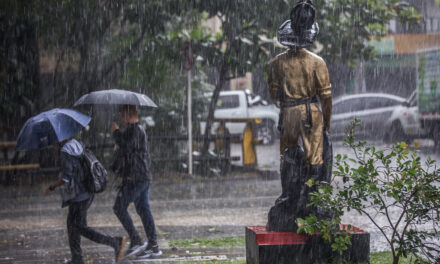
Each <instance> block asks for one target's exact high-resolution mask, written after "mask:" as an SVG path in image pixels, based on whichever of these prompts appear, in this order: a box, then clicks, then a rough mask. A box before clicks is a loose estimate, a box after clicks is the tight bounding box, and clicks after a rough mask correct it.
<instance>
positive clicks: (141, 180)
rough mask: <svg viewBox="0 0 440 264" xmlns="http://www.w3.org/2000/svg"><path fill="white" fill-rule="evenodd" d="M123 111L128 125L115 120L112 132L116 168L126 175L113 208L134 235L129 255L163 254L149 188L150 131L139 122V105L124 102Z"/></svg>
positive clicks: (122, 113) (122, 119)
mask: <svg viewBox="0 0 440 264" xmlns="http://www.w3.org/2000/svg"><path fill="white" fill-rule="evenodd" d="M119 114H120V120H121V123H122V125H123V126H124V127H125V129H124V131H121V130H120V129H119V126H118V124H116V123H115V122H113V123H112V127H111V132H112V134H113V138H114V140H115V143H116V148H115V150H116V157H117V160H116V164H113V169H115V172H116V173H117V174H118V175H119V176H120V177H121V178H122V184H121V186H120V188H119V191H118V194H117V197H116V200H115V204H114V207H113V211H114V213H115V214H116V216H117V217H118V219H119V221H121V224H122V225H123V226H124V228H125V230H126V231H127V233H128V235H129V236H130V242H131V246H130V248H129V249H128V250H127V255H126V256H127V257H128V256H132V255H137V256H138V258H139V259H145V258H150V257H158V256H160V255H162V251H160V249H159V246H158V244H157V233H156V227H155V224H154V219H153V215H152V213H151V210H150V201H149V188H150V183H151V180H152V175H151V169H150V166H151V160H150V153H149V147H148V138H147V134H146V133H145V130H144V129H143V128H142V126H141V125H140V124H139V117H138V110H137V107H136V106H135V105H122V106H121V107H120V109H119ZM130 203H134V205H135V207H136V212H137V214H138V215H139V216H140V218H141V220H142V225H143V227H144V230H145V234H146V236H147V238H148V243H146V242H143V241H142V238H141V237H140V236H139V233H138V232H137V231H136V228H135V227H134V225H133V221H132V219H131V217H130V215H129V214H128V211H127V208H128V206H129V204H130Z"/></svg>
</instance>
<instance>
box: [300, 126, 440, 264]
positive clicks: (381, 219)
mask: <svg viewBox="0 0 440 264" xmlns="http://www.w3.org/2000/svg"><path fill="white" fill-rule="evenodd" d="M357 126H359V120H355V121H354V122H353V123H352V124H351V125H350V126H348V127H347V130H346V131H347V137H346V138H345V145H346V146H348V147H349V148H350V149H351V150H352V152H353V155H350V156H353V158H351V157H349V156H348V155H347V154H344V155H341V154H338V155H337V156H336V159H335V164H334V168H335V170H334V177H333V182H332V184H331V185H329V184H320V183H319V182H311V183H310V184H317V185H318V186H319V187H318V191H317V192H315V193H312V194H311V200H312V202H311V204H313V205H314V206H318V207H321V208H323V209H324V210H329V211H331V212H333V218H332V219H331V220H319V221H318V220H317V219H316V218H315V217H314V216H312V215H311V216H309V217H307V218H306V219H298V222H299V223H300V224H301V225H302V227H301V228H300V230H299V231H301V232H304V231H305V232H307V233H313V232H322V234H324V239H326V240H327V242H331V243H332V247H333V249H334V250H338V251H340V252H342V251H344V250H345V249H346V244H347V243H349V241H350V240H349V239H344V238H346V237H348V235H347V233H341V232H340V230H339V229H338V228H336V226H338V225H339V224H340V223H341V217H342V215H343V214H344V211H345V210H346V211H350V210H355V211H356V212H358V213H359V214H361V215H363V216H365V217H367V218H368V219H369V220H370V222H371V223H372V224H373V225H374V226H375V227H376V228H377V229H378V230H379V231H380V233H381V234H382V235H383V237H384V238H385V239H386V241H387V243H388V246H389V247H390V250H391V253H392V255H393V264H398V263H399V259H400V258H401V257H408V256H409V255H414V256H416V257H417V258H419V259H420V260H422V261H423V259H425V260H428V261H430V263H434V262H435V263H437V262H438V261H439V260H440V259H439V254H440V245H439V244H438V242H436V239H437V238H438V232H439V227H440V226H439V223H440V169H439V168H437V167H436V165H435V164H436V163H435V161H434V160H432V159H430V158H428V159H427V160H426V161H425V163H422V160H421V158H420V157H419V156H418V153H417V144H415V146H414V147H410V146H408V145H407V144H406V143H405V142H401V143H396V144H394V145H393V146H392V147H391V148H390V149H385V150H379V149H376V148H375V147H374V146H369V145H367V144H366V142H362V141H361V142H357V141H355V138H354V137H353V134H354V131H355V128H356V127H357ZM336 178H337V179H338V180H335V179H336Z"/></svg>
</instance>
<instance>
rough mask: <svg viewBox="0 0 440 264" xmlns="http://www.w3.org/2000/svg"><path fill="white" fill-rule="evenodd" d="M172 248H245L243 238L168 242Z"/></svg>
mask: <svg viewBox="0 0 440 264" xmlns="http://www.w3.org/2000/svg"><path fill="white" fill-rule="evenodd" d="M168 243H169V245H170V246H172V247H177V248H179V247H237V246H243V247H244V246H245V239H244V236H238V237H217V238H192V239H179V240H170V241H168Z"/></svg>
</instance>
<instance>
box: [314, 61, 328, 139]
mask: <svg viewBox="0 0 440 264" xmlns="http://www.w3.org/2000/svg"><path fill="white" fill-rule="evenodd" d="M315 81H316V86H317V87H316V88H317V90H318V95H319V100H320V101H321V107H322V114H323V119H324V129H325V130H326V131H328V132H330V119H331V115H332V90H331V84H330V76H329V74H328V69H327V65H326V64H325V62H324V61H320V62H319V63H318V65H317V69H316V71H315Z"/></svg>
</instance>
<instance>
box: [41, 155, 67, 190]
mask: <svg viewBox="0 0 440 264" xmlns="http://www.w3.org/2000/svg"><path fill="white" fill-rule="evenodd" d="M68 159H69V156H68V154H66V153H65V152H61V154H60V163H61V173H60V177H59V178H58V180H56V181H55V182H53V183H52V184H50V185H49V187H48V188H46V189H45V190H44V191H43V195H47V194H48V193H49V192H51V191H53V190H55V189H56V188H57V187H59V186H61V185H63V184H64V183H66V182H70V181H71V180H72V177H73V167H72V163H71V162H69V161H68Z"/></svg>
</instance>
